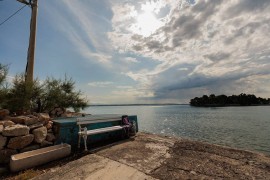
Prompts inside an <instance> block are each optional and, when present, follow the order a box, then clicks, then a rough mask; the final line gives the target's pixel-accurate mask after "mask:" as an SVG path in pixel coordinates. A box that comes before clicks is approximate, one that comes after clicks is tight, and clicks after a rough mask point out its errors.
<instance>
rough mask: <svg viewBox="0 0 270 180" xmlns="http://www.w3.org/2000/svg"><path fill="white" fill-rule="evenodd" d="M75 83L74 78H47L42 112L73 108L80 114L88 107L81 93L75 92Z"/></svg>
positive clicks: (42, 98)
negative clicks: (58, 108) (81, 110)
mask: <svg viewBox="0 0 270 180" xmlns="http://www.w3.org/2000/svg"><path fill="white" fill-rule="evenodd" d="M74 85H75V82H74V81H73V80H72V78H67V77H65V79H64V80H61V79H54V78H47V79H46V81H45V83H44V92H43V95H42V96H41V102H42V110H43V111H45V110H52V109H53V108H55V107H61V108H73V110H74V111H76V112H78V111H79V110H80V109H83V108H85V107H86V106H87V100H86V99H84V98H82V97H81V96H82V93H81V91H75V90H74V89H75V86H74Z"/></svg>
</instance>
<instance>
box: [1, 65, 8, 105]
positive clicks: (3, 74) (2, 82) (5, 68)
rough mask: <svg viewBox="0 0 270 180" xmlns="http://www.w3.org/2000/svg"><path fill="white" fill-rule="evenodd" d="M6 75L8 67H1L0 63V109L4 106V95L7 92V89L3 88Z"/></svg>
mask: <svg viewBox="0 0 270 180" xmlns="http://www.w3.org/2000/svg"><path fill="white" fill-rule="evenodd" d="M7 73H8V66H7V65H2V64H1V63H0V100H1V101H0V108H1V107H2V106H3V104H5V102H6V95H7V92H8V89H7V87H5V86H4V83H5V81H6V77H7Z"/></svg>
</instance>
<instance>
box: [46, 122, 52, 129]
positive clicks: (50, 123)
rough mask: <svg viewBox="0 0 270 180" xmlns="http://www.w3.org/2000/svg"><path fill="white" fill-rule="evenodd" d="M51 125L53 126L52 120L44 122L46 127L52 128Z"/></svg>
mask: <svg viewBox="0 0 270 180" xmlns="http://www.w3.org/2000/svg"><path fill="white" fill-rule="evenodd" d="M52 126H53V122H52V121H49V122H48V124H46V128H47V129H52Z"/></svg>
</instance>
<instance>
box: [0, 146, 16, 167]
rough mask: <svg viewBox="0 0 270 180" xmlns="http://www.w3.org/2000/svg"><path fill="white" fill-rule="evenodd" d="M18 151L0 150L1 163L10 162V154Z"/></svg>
mask: <svg viewBox="0 0 270 180" xmlns="http://www.w3.org/2000/svg"><path fill="white" fill-rule="evenodd" d="M17 153H18V152H17V151H16V150H14V149H3V150H0V164H3V163H9V160H10V156H12V155H14V154H17Z"/></svg>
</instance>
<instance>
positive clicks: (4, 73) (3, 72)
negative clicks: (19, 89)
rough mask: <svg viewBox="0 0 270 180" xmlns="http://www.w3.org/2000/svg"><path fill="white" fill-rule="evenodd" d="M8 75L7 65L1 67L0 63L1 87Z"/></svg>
mask: <svg viewBox="0 0 270 180" xmlns="http://www.w3.org/2000/svg"><path fill="white" fill-rule="evenodd" d="M7 73H8V66H7V65H2V64H1V63H0V85H1V86H2V85H3V83H4V81H5V80H6V77H7Z"/></svg>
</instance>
